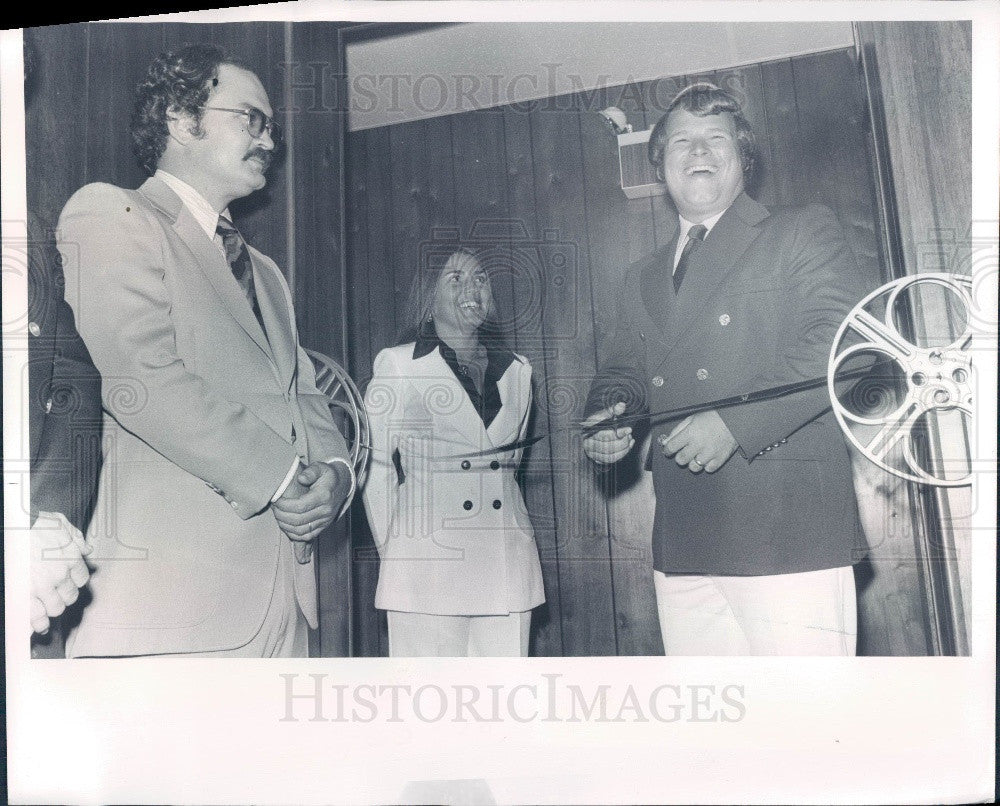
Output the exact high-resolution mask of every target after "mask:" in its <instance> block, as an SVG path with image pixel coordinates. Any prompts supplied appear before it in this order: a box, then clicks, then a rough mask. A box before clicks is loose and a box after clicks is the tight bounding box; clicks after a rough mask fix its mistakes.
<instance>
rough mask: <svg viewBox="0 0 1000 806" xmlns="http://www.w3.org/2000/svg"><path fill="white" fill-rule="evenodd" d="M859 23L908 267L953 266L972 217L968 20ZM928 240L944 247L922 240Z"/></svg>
mask: <svg viewBox="0 0 1000 806" xmlns="http://www.w3.org/2000/svg"><path fill="white" fill-rule="evenodd" d="M861 30H862V31H863V33H864V36H865V38H866V40H867V41H871V42H873V43H874V45H875V55H876V56H877V59H878V65H877V66H878V72H879V78H880V81H881V89H882V100H883V104H884V106H885V125H886V128H887V130H888V135H889V146H890V156H891V158H892V171H893V178H894V179H895V191H896V194H897V203H898V205H899V224H900V227H901V229H902V234H903V250H904V255H905V260H906V266H907V270H908V271H910V272H915V271H955V270H956V269H957V268H958V267H960V266H962V262H961V258H962V257H963V255H962V254H961V253H959V254H957V255H956V249H957V248H959V246H960V245H961V244H962V242H963V241H964V239H965V238H966V237H967V235H968V231H969V226H970V222H971V220H972V194H971V188H972V160H971V142H972V82H971V80H970V70H971V45H972V43H971V28H970V25H969V23H968V22H967V21H950V22H944V21H936V22H872V23H864V24H863V25H862V26H861ZM914 54H919V57H918V58H914ZM931 98H932V99H934V100H933V103H928V99H931ZM956 235H957V238H956ZM935 245H940V246H943V247H944V248H941V249H936V250H935V249H933V248H931V249H929V248H928V246H935ZM966 248H967V244H966ZM956 258H957V259H958V260H956Z"/></svg>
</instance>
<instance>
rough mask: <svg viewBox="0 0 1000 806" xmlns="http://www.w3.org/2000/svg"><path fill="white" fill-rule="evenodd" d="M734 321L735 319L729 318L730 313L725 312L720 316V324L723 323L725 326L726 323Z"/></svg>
mask: <svg viewBox="0 0 1000 806" xmlns="http://www.w3.org/2000/svg"><path fill="white" fill-rule="evenodd" d="M732 321H733V320H732V319H730V318H729V314H728V313H724V314H722V316H720V317H719V324H720V325H722V326H723V327H725V326H726V325H728V324H729V323H730V322H732Z"/></svg>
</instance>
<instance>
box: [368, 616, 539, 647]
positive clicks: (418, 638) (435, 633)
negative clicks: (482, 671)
mask: <svg viewBox="0 0 1000 806" xmlns="http://www.w3.org/2000/svg"><path fill="white" fill-rule="evenodd" d="M386 617H387V618H388V622H389V657H390V658H466V657H467V658H525V657H527V656H528V633H529V629H530V627H531V611H530V610H526V611H524V612H523V613H508V614H507V615H504V616H438V615H433V614H430V613H405V612H403V611H400V610H387V611H386Z"/></svg>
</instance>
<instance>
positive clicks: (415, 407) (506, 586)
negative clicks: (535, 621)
mask: <svg viewBox="0 0 1000 806" xmlns="http://www.w3.org/2000/svg"><path fill="white" fill-rule="evenodd" d="M414 346H415V345H414V343H413V342H410V343H408V344H401V345H398V346H396V347H391V348H388V349H385V350H382V351H381V352H380V353H379V354H378V356H377V357H376V359H375V368H374V376H373V378H372V381H371V383H370V384H369V386H368V390H367V394H366V406H367V409H368V415H369V419H370V423H371V432H372V448H373V450H372V464H371V471H370V475H369V477H368V482H367V485H366V487H365V491H364V501H365V507H366V509H367V512H368V519H369V522H370V524H371V530H372V534H373V536H374V538H375V543H376V545H377V547H378V550H379V555H380V558H381V565H380V569H379V581H378V588H377V590H376V594H375V605H376V607H379V608H382V609H386V610H401V611H406V612H417V613H431V614H438V615H499V614H507V613H511V612H521V611H525V610H530V609H531V608H533V607H535V606H536V605H538V604H541V603H542V602H543V601H544V600H545V596H544V593H543V589H542V574H541V565H540V563H539V560H538V550H537V547H536V546H535V540H534V534H533V531H532V528H531V523H530V522H529V521H528V513H527V510H526V509H525V506H524V499H523V498H522V496H521V491H520V489H519V488H518V485H517V481H516V479H515V475H514V474H515V471H516V469H517V465H518V462H519V461H520V458H521V451H519V450H516V451H508V452H506V453H504V454H495V455H490V456H485V457H475V458H458V457H459V456H460V455H461V454H466V453H472V452H475V451H481V450H485V449H487V448H492V447H495V446H499V445H503V444H506V443H508V442H513V441H514V440H516V439H519V438H521V437H522V436H523V435H524V433H525V431H526V429H527V426H528V419H529V416H530V412H531V365H530V364H528V362H527V361H526V360H525V359H524V358H522V357H520V356H516V355H515V356H514V358H513V360H512V361H511V362H510V364H509V366H508V367H507V368H506V371H504V373H503V375H502V376H501V377H500V378H498V379H497V391H498V392H499V397H500V402H501V404H502V405H501V407H500V409H499V411H498V413H497V414H496V416H495V417H494V419H493V420H492V422H491V423H490V425H489V427H486V426H485V425H484V423H483V420H482V418H481V417H480V415H479V413H478V412H477V411H476V408H475V406H474V405H473V403H472V401H471V399H470V397H469V394H468V393H467V392H466V391H465V388H463V386H462V384H461V383H460V382H459V381H458V379H457V378H456V376H455V374H454V372H453V371H452V369H451V368H450V367H449V365H448V364H447V363H446V361H445V360H444V358H443V357H442V355H441V352H440V350H439V349H438V348H434V349H433V350H431V351H430V352H429V353H427V354H426V355H421V356H420V357H415V350H414ZM397 452H398V461H399V467H400V469H401V470H402V481H401V482H400V476H399V473H398V471H397V467H396V462H395V454H396V453H397Z"/></svg>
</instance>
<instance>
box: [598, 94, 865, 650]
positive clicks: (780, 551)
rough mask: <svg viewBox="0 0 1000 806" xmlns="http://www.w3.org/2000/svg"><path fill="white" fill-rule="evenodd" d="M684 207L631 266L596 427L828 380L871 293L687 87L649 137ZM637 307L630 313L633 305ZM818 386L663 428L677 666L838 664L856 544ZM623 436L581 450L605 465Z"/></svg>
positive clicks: (743, 135) (656, 445)
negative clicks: (665, 237)
mask: <svg viewBox="0 0 1000 806" xmlns="http://www.w3.org/2000/svg"><path fill="white" fill-rule="evenodd" d="M649 155H650V160H651V161H652V162H653V164H654V165H656V166H657V170H658V172H659V176H660V178H661V180H662V181H664V182H665V183H666V185H667V190H668V191H669V194H670V197H671V198H672V200H673V202H674V205H675V207H676V209H677V212H678V213H679V216H678V222H677V228H676V230H675V232H674V234H673V236H672V238H671V239H670V240H669V242H668V243H667V245H666V246H665V247H664V248H663V249H661V250H659V251H657V252H655V253H653V254H652V255H650V256H649V257H647V258H645V259H643V260H641V261H639V262H638V263H637V264H636V265H634V266H632V267H631V269H630V270H629V272H628V274H627V277H626V282H625V284H624V288H623V292H622V301H621V304H622V306H623V307H621V308H620V310H619V316H618V318H617V319H616V322H618V323H619V327H618V331H617V333H616V334H615V337H614V340H613V342H612V344H611V346H610V349H609V350H608V351H607V358H606V360H605V361H604V362H603V365H602V367H601V370H600V372H599V375H598V378H597V379H596V381H595V383H594V386H593V387H592V390H591V395H590V399H589V401H588V411H590V412H592V416H591V418H590V422H592V423H594V422H598V421H599V420H601V419H603V418H605V417H608V416H610V415H611V414H617V415H619V416H620V415H623V414H625V413H626V412H628V413H636V412H641V411H642V410H644V409H645V410H647V411H652V412H658V411H662V410H670V409H675V408H680V407H684V406H689V405H693V404H699V403H704V402H709V401H713V400H718V399H722V398H726V397H730V396H733V395H739V394H741V393H745V392H750V391H756V390H761V389H767V388H770V387H774V386H780V385H784V384H790V383H794V382H797V381H803V380H809V379H813V378H816V377H823V376H824V375H825V373H826V362H827V357H828V354H829V350H830V345H831V344H832V342H833V338H834V335H835V333H836V329H837V326H838V325H839V323H840V322H841V321H842V319H843V318H844V316H845V315H846V313H847V312H848V311H849V310H850V309H851V307H852V305H853V304H854V303H856V302H857V301H858V300H860V299H861V297H862V296H863V295H864V292H865V290H866V283H865V282H864V279H863V277H862V275H861V272H860V269H859V268H858V265H857V263H856V261H855V260H854V258H853V256H852V254H851V251H850V249H849V248H848V245H847V242H846V241H845V239H844V236H843V233H842V231H841V228H840V226H839V224H838V222H837V220H836V218H835V216H834V215H833V213H832V212H831V211H830V210H828V209H827V208H825V207H821V206H819V205H810V206H808V207H805V208H800V209H790V210H780V211H779V210H768V209H767V208H765V207H764V206H762V205H760V204H758V203H757V202H756V201H754V200H753V199H751V198H750V197H749V196H747V195H746V193H745V192H744V186H745V183H746V181H747V177H748V175H749V173H750V171H751V170H752V168H753V155H754V138H753V132H752V130H751V129H750V126H749V124H748V123H747V121H746V120H745V118H744V117H743V114H742V112H741V110H740V107H739V104H738V103H737V102H736V100H735V99H734V98H733V97H732V96H730V95H729V94H727V93H725V92H723V91H721V90H719V89H718V88H717V87H715V86H713V85H711V84H697V85H692V86H690V87H688V88H686V89H685V90H683V91H682V92H681V93H680V94H679V95H678V96H677V98H675V99H674V101H673V102H672V103H671V105H670V106H669V107H668V109H667V112H666V114H665V115H664V116H663V118H662V119H661V120H660V122H659V123H658V124H657V125H656V126H655V127H654V129H653V131H652V132H651V136H650V141H649ZM637 302H638V304H637ZM829 408H830V401H829V399H828V395H827V391H826V387H825V386H823V387H820V388H817V389H815V390H811V391H804V392H799V393H796V394H792V395H787V396H785V397H783V398H781V399H778V400H770V401H763V402H757V403H752V404H749V405H743V406H736V407H732V408H725V409H720V410H715V409H712V410H708V411H703V412H701V413H698V414H695V415H693V416H689V417H685V418H684V419H682V420H680V421H678V420H676V419H675V420H674V421H670V422H656V421H655V420H654V421H653V427H652V441H651V445H652V447H651V449H650V455H649V459H648V464H647V469H651V470H652V473H653V483H654V489H655V491H656V512H655V517H654V525H653V567H654V574H653V578H654V584H655V590H656V599H657V607H658V613H659V619H660V629H661V633H662V636H663V643H664V648H665V650H666V653H667V654H668V655H748V654H761V655H765V654H767V655H775V654H787V655H801V654H807V655H847V654H853V653H854V651H855V638H856V632H857V627H856V602H855V590H854V577H853V568H852V564H853V563H854V562H856V561H857V560H858V559H859V555H858V552H857V550H856V546H855V539H856V536H857V535H858V534H860V527H859V526H858V520H857V518H858V516H857V510H856V504H855V496H854V492H853V489H852V478H851V466H850V461H849V457H848V453H847V448H846V446H845V443H844V439H843V437H842V435H841V434H840V432H839V430H838V428H837V425H836V422H835V421H834V419H833V416H832V414H831V412H830V411H829ZM633 445H634V439H633V437H632V435H631V429H630V428H627V427H624V428H618V429H605V430H602V431H600V432H598V433H597V434H595V435H593V436H592V437H589V438H588V439H586V440H585V442H584V450H585V452H586V453H587V455H588V456H589V457H590V458H591V459H592V460H594V461H595V462H597V463H600V464H611V463H613V462H616V461H618V460H619V459H621V458H622V457H623V456H625V455H626V454H627V453H628V452H629V451H630V450H631V448H632V446H633Z"/></svg>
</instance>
